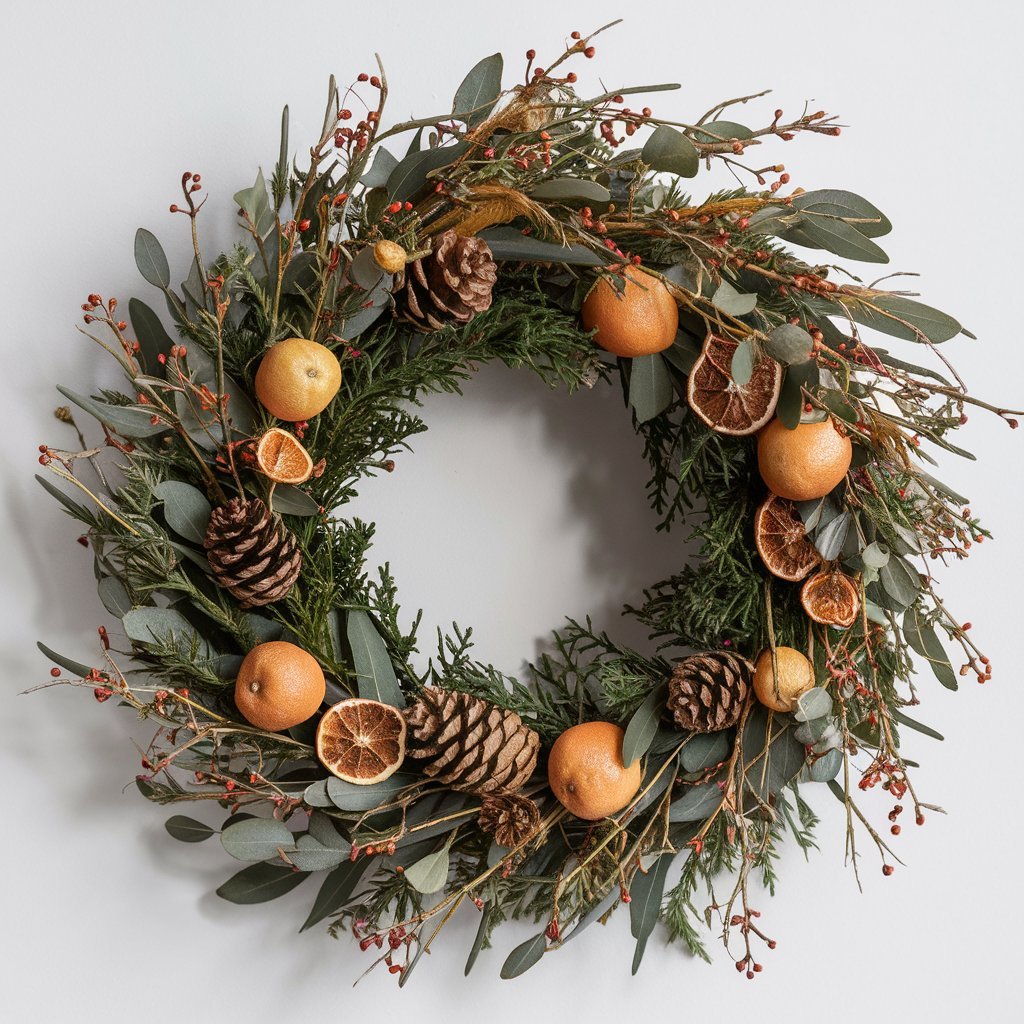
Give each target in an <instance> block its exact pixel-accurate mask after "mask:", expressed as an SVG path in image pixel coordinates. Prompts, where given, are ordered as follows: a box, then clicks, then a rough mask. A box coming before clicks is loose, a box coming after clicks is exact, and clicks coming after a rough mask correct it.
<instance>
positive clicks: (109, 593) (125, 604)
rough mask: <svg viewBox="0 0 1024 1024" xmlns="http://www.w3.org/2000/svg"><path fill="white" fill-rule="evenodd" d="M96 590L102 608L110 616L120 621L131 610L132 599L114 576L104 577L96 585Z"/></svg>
mask: <svg viewBox="0 0 1024 1024" xmlns="http://www.w3.org/2000/svg"><path fill="white" fill-rule="evenodd" d="M96 590H97V592H98V593H99V595H100V601H102V602H103V607H104V608H106V609H107V611H108V612H110V614H111V615H116V616H117V617H118V618H119V619H120V618H123V617H124V616H125V615H127V614H128V612H130V611H131V610H132V599H131V597H130V596H129V594H128V589H127V587H125V585H124V584H123V583H122V582H121V581H120V580H119V579H118V578H117V577H116V576H104V577H103V579H101V580H100V581H99V583H97V585H96Z"/></svg>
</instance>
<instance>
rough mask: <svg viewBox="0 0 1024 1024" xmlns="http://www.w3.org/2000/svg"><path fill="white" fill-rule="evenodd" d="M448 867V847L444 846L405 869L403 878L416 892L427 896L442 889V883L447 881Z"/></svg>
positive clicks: (449, 864)
mask: <svg viewBox="0 0 1024 1024" xmlns="http://www.w3.org/2000/svg"><path fill="white" fill-rule="evenodd" d="M450 866H451V858H450V856H449V853H448V847H447V846H445V847H443V848H442V849H440V850H438V851H437V852H436V853H429V854H427V856H426V857H424V858H423V859H422V860H418V861H416V863H415V864H410V865H409V867H407V868H406V869H405V876H404V877H405V880H406V881H407V882H408V883H409V884H410V885H411V886H412V887H413V888H414V889H415V890H416V891H417V892H421V893H423V894H424V895H429V894H430V893H432V892H437V891H438V890H439V889H442V888H443V887H444V883H445V882H447V881H448V869H449V867H450Z"/></svg>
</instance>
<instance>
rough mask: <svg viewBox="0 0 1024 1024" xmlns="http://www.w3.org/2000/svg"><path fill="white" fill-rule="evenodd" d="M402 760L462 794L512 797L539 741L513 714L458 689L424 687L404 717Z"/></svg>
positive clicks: (533, 760) (532, 762)
mask: <svg viewBox="0 0 1024 1024" xmlns="http://www.w3.org/2000/svg"><path fill="white" fill-rule="evenodd" d="M405 719H406V722H407V724H408V726H409V735H408V738H407V747H406V756H407V757H415V758H419V759H421V760H422V761H423V762H424V764H423V774H424V775H427V776H429V777H431V778H435V779H437V780H438V782H442V783H444V784H445V785H447V786H450V787H451V788H452V789H456V790H460V791H462V792H465V793H497V792H506V793H513V792H515V791H516V790H517V789H520V788H521V787H522V786H523V784H524V783H525V782H526V781H527V779H529V777H530V776H531V775H532V774H533V770H534V768H535V767H536V766H537V752H538V751H539V750H540V737H539V736H538V735H537V733H536V732H534V731H533V729H531V728H529V727H528V726H526V725H524V724H523V720H522V719H521V718H520V717H519V716H518V715H517V714H516V713H515V712H514V711H505V710H503V709H502V708H499V707H498V706H497V705H495V704H492V703H491V702H490V701H486V700H483V699H481V698H480V697H474V696H472V695H471V694H468V693H461V692H460V691H458V690H442V689H441V688H440V687H437V686H428V687H426V688H425V689H424V690H423V692H422V694H421V695H420V699H419V700H417V701H416V703H415V704H413V706H412V707H411V708H408V709H407V710H406V712H405Z"/></svg>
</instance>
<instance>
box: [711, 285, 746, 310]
mask: <svg viewBox="0 0 1024 1024" xmlns="http://www.w3.org/2000/svg"><path fill="white" fill-rule="evenodd" d="M711 301H712V302H713V303H714V304H715V306H716V307H717V308H718V309H720V310H721V311H722V312H723V313H728V314H729V315H730V316H746V315H747V313H751V312H753V310H754V307H755V306H756V305H757V296H756V295H754V294H753V293H749V294H748V293H746V292H739V291H737V290H736V289H735V288H733V286H732V285H731V284H729V282H728V281H724V280H723V281H722V283H721V284H720V285H719V286H718V290H717V291H716V292H715V294H714V295H713V296H712V297H711Z"/></svg>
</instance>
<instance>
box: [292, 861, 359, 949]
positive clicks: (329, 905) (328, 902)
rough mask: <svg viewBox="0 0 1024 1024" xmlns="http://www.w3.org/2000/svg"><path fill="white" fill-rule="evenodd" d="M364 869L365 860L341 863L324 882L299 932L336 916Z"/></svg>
mask: <svg viewBox="0 0 1024 1024" xmlns="http://www.w3.org/2000/svg"><path fill="white" fill-rule="evenodd" d="M365 868H366V861H365V860H357V861H343V862H342V863H341V864H339V865H338V867H336V868H335V869H334V870H333V871H332V872H331V873H330V874H329V875H328V876H327V877H326V878H325V879H324V880H323V884H322V885H321V886H320V891H319V892H318V893H317V894H316V899H315V900H314V902H313V907H312V909H311V910H310V912H309V916H308V917H307V918H306V920H305V921H304V922H303V925H302V927H301V928H300V929H299V931H300V932H304V931H306V930H307V929H308V928H312V927H313V925H315V924H319V923H320V922H321V921H323V920H324V918H327V917H330V916H331V915H332V914H336V913H337V912H338V911H339V910H341V908H342V907H343V906H344V905H345V904H346V903H347V902H348V900H349V897H350V896H351V895H352V893H353V892H354V891H355V888H356V886H357V885H358V884H359V879H360V878H361V877H362V874H363V871H364V870H365Z"/></svg>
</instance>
